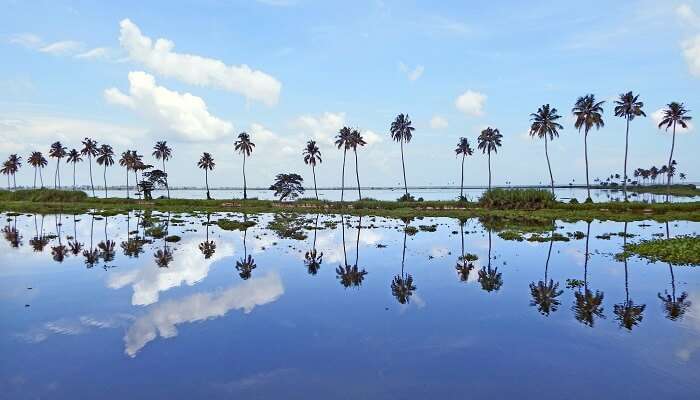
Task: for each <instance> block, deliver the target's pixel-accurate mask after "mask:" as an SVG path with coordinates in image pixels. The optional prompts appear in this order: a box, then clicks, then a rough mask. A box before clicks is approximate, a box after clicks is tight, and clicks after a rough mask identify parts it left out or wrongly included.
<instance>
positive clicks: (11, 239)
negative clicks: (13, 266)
mask: <svg viewBox="0 0 700 400" xmlns="http://www.w3.org/2000/svg"><path fill="white" fill-rule="evenodd" d="M10 221H12V225H10ZM2 234H3V237H4V238H5V240H7V242H8V243H9V244H10V246H11V247H14V248H17V247H19V246H21V245H22V235H20V233H19V231H18V230H17V215H13V216H12V217H11V218H8V219H7V225H6V226H4V227H3V228H2Z"/></svg>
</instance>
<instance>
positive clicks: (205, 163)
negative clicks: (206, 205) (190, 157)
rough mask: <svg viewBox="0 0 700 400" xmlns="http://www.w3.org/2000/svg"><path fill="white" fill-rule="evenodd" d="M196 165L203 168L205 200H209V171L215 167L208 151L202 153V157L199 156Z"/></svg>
mask: <svg viewBox="0 0 700 400" xmlns="http://www.w3.org/2000/svg"><path fill="white" fill-rule="evenodd" d="M197 167H199V168H200V169H203V170H204V183H205V184H206V186H207V200H211V196H210V195H209V171H212V170H213V169H214V167H216V163H214V158H213V157H212V156H211V154H209V153H206V152H205V153H203V154H202V157H200V158H199V161H198V162H197Z"/></svg>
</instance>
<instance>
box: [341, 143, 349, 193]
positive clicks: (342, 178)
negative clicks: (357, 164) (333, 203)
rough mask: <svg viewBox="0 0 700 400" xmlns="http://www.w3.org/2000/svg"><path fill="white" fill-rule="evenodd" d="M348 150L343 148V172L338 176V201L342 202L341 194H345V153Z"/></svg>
mask: <svg viewBox="0 0 700 400" xmlns="http://www.w3.org/2000/svg"><path fill="white" fill-rule="evenodd" d="M347 152H348V150H347V149H344V150H343V173H342V174H341V177H340V202H341V203H342V202H343V196H344V195H345V155H346V154H347Z"/></svg>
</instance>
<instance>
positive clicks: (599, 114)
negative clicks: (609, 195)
mask: <svg viewBox="0 0 700 400" xmlns="http://www.w3.org/2000/svg"><path fill="white" fill-rule="evenodd" d="M603 103H605V101H599V102H596V101H595V96H594V95H592V94H587V95H585V96H583V97H579V98H578V100H576V104H574V108H572V109H571V112H572V113H573V114H574V116H575V117H576V122H574V127H575V128H576V129H578V131H579V132H581V128H583V132H584V134H583V149H584V150H583V151H584V156H585V159H586V189H587V191H588V197H587V198H586V202H592V201H593V200H592V199H591V184H590V182H589V180H588V131H590V130H591V128H593V127H595V128H596V129H600V128H602V127H603V126H605V123H604V122H603Z"/></svg>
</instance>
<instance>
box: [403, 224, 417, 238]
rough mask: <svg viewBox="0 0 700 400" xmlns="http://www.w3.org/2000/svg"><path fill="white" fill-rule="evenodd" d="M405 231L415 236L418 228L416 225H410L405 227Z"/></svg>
mask: <svg viewBox="0 0 700 400" xmlns="http://www.w3.org/2000/svg"><path fill="white" fill-rule="evenodd" d="M403 231H404V232H406V234H407V235H408V236H413V235H415V234H416V233H418V228H416V227H415V226H411V225H408V226H406V227H405V228H403Z"/></svg>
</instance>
